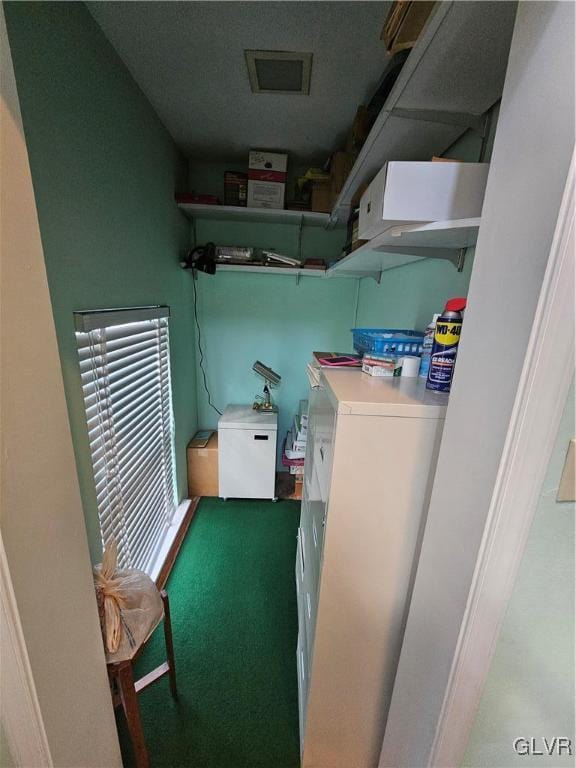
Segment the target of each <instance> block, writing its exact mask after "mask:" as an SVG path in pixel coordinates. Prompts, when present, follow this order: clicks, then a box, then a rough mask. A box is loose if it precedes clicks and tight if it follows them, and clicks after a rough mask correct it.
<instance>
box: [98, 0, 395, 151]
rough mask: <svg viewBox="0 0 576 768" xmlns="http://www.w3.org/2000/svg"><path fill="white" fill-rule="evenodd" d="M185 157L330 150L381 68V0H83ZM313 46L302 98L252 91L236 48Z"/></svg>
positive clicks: (298, 48)
mask: <svg viewBox="0 0 576 768" xmlns="http://www.w3.org/2000/svg"><path fill="white" fill-rule="evenodd" d="M87 6H88V8H89V10H90V12H91V13H92V15H93V17H94V18H95V19H96V21H97V22H98V24H99V25H100V26H101V28H102V29H103V31H104V33H105V34H106V36H107V37H108V39H109V40H110V42H111V43H112V45H113V46H114V47H115V49H116V50H117V51H118V53H119V55H120V57H121V58H122V59H123V61H124V62H125V64H126V66H127V67H128V69H129V70H130V72H131V73H132V76H133V77H134V79H135V80H136V82H137V83H138V85H139V86H140V88H141V89H142V91H143V92H144V93H145V94H146V96H147V98H148V99H149V101H150V102H151V104H152V105H153V107H154V108H155V110H156V112H157V113H158V115H159V116H160V118H161V119H162V121H163V122H164V124H165V125H166V127H167V128H168V130H169V131H170V133H171V134H172V136H173V138H174V140H175V141H176V143H177V144H178V145H179V147H180V148H181V149H182V150H183V151H184V153H185V154H186V155H188V156H189V157H191V158H197V159H233V158H235V157H238V158H240V157H242V158H244V157H246V153H247V151H248V149H249V148H250V147H257V148H260V149H265V148H267V149H284V150H286V151H288V152H289V153H290V154H291V155H292V156H293V157H297V158H298V159H301V160H311V159H315V158H322V157H323V156H324V155H325V154H326V153H328V152H330V151H332V150H333V149H335V148H338V145H339V143H341V142H342V140H343V139H344V137H345V134H346V132H347V130H348V128H349V127H350V125H351V123H352V120H353V119H354V114H355V112H356V108H357V106H358V105H359V104H362V103H366V101H367V100H368V99H369V98H370V97H371V95H372V94H373V92H374V90H375V88H376V86H377V84H378V82H379V79H380V77H381V75H382V72H383V70H384V67H385V65H386V61H387V58H386V56H385V53H384V45H383V43H382V41H381V40H380V32H381V29H382V25H383V23H384V20H385V18H386V15H387V13H388V10H389V7H390V3H388V2H309V1H308V2H267V1H264V2H88V3H87ZM250 48H256V49H266V50H285V51H287V50H294V51H303V52H312V53H313V62H312V80H311V87H310V95H309V96H298V95H292V94H290V95H284V94H254V93H252V92H251V90H250V83H249V80H248V73H247V70H246V66H245V63H244V49H250Z"/></svg>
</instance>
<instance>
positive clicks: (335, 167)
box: [330, 152, 354, 205]
mask: <svg viewBox="0 0 576 768" xmlns="http://www.w3.org/2000/svg"><path fill="white" fill-rule="evenodd" d="M353 165H354V157H353V156H352V155H350V154H348V152H334V154H333V155H332V157H331V158H330V188H331V189H330V191H331V194H332V205H334V203H335V202H336V198H337V197H338V195H339V194H340V192H341V190H342V187H343V186H344V182H345V181H346V179H347V178H348V174H349V173H350V171H351V170H352V166H353Z"/></svg>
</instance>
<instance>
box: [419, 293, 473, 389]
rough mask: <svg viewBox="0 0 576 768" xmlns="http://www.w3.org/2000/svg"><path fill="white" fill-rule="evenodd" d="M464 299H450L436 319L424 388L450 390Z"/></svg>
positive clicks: (464, 304) (464, 303)
mask: <svg viewBox="0 0 576 768" xmlns="http://www.w3.org/2000/svg"><path fill="white" fill-rule="evenodd" d="M465 307H466V299H450V300H449V301H447V302H446V306H445V307H444V311H443V312H442V314H441V315H440V317H439V318H438V320H437V321H436V328H435V329H434V345H433V347H432V353H431V355H430V368H429V370H428V378H427V379H426V389H431V390H432V391H433V392H450V387H451V386H452V376H453V375H454V366H455V365H456V354H457V352H458V342H459V341H460V331H461V330H462V311H463V310H464V309H465Z"/></svg>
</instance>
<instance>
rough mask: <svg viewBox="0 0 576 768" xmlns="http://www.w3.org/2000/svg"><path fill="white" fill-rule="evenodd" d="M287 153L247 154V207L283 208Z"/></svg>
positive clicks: (254, 152)
mask: <svg viewBox="0 0 576 768" xmlns="http://www.w3.org/2000/svg"><path fill="white" fill-rule="evenodd" d="M287 166H288V155H281V154H278V153H277V152H257V151H254V150H252V151H251V152H250V154H249V156H248V207H249V208H284V194H285V190H286V168H287Z"/></svg>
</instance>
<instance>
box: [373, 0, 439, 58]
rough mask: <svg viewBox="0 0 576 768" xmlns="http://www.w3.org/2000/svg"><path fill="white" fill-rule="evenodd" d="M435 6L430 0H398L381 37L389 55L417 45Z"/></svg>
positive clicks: (387, 19)
mask: <svg viewBox="0 0 576 768" xmlns="http://www.w3.org/2000/svg"><path fill="white" fill-rule="evenodd" d="M434 5H435V3H434V2H428V0H419V1H418V2H412V1H411V0H396V2H395V3H394V4H393V5H392V8H391V9H390V13H389V14H388V17H387V18H386V22H385V24H384V28H383V29H382V34H381V35H380V38H381V39H382V40H383V41H384V45H385V46H386V50H387V51H388V53H390V54H392V55H394V54H395V53H398V51H403V50H405V49H407V48H413V47H414V46H415V45H416V41H417V40H418V38H419V36H420V33H421V32H422V30H423V29H424V25H425V24H426V22H427V21H428V17H429V16H430V14H431V13H432V8H433V7H434Z"/></svg>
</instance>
